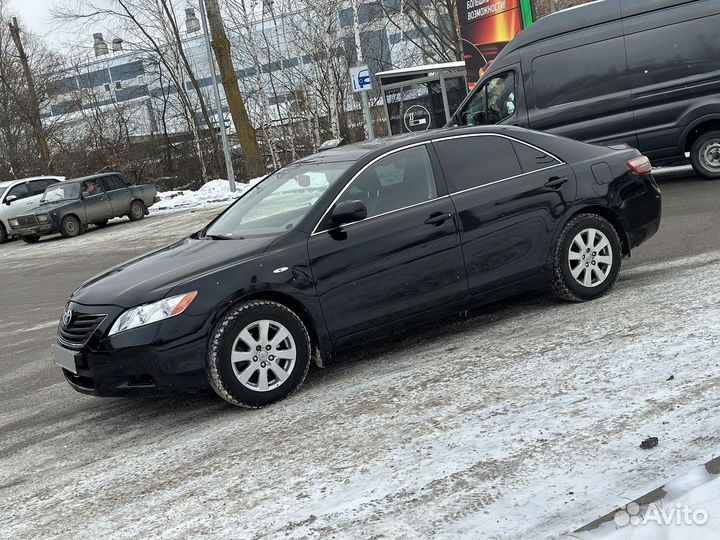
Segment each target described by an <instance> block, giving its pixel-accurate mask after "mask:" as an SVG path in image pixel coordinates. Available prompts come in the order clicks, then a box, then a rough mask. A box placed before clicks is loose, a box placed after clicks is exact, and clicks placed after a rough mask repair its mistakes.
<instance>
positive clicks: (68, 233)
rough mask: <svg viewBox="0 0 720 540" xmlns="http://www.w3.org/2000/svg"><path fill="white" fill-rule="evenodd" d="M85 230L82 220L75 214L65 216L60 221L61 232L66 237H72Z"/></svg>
mask: <svg viewBox="0 0 720 540" xmlns="http://www.w3.org/2000/svg"><path fill="white" fill-rule="evenodd" d="M81 232H83V229H82V225H81V224H80V220H79V219H78V218H76V217H75V216H65V217H64V218H63V220H62V222H61V223H60V234H62V235H63V236H64V237H65V238H72V237H73V236H77V235H78V234H80V233H81Z"/></svg>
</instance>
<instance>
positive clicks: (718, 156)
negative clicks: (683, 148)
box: [690, 131, 720, 179]
mask: <svg viewBox="0 0 720 540" xmlns="http://www.w3.org/2000/svg"><path fill="white" fill-rule="evenodd" d="M690 163H692V166H693V169H695V172H696V173H697V174H699V175H700V176H704V177H705V178H712V179H714V178H720V131H708V132H707V133H703V134H702V135H700V137H699V138H698V140H696V141H695V142H694V143H693V145H692V147H691V148H690Z"/></svg>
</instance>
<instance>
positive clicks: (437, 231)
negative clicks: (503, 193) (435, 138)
mask: <svg viewBox="0 0 720 540" xmlns="http://www.w3.org/2000/svg"><path fill="white" fill-rule="evenodd" d="M430 151H432V149H430ZM346 200H361V201H362V202H364V203H365V205H366V206H367V210H368V217H367V219H364V220H362V221H359V222H356V223H351V224H348V225H345V226H343V227H341V228H333V227H332V225H331V224H330V222H329V219H328V218H327V216H326V217H324V218H323V219H322V220H321V222H320V223H319V224H318V227H317V228H316V232H315V233H313V235H312V236H311V237H310V239H309V240H308V252H309V256H310V263H311V266H312V272H313V276H314V279H315V283H316V288H317V292H318V295H319V298H320V303H321V305H322V309H323V314H324V316H325V321H326V323H327V326H328V329H329V331H330V335H331V337H332V339H333V340H334V341H337V340H339V339H343V338H346V337H349V336H352V335H356V334H358V333H362V332H365V331H369V330H371V329H373V328H376V327H381V326H383V325H388V324H390V323H393V322H397V321H400V320H402V319H406V318H409V317H415V316H426V315H428V313H429V312H433V311H434V310H438V311H445V310H447V311H451V310H453V309H454V310H457V311H461V310H463V309H464V308H465V305H466V302H467V281H466V278H465V270H464V266H463V260H462V252H461V250H460V239H459V236H458V229H457V224H456V219H455V215H454V213H455V209H454V207H453V204H452V201H451V200H450V199H449V197H447V196H446V195H445V187H444V184H443V183H442V182H438V181H436V175H435V174H434V171H433V164H432V161H431V157H430V153H429V151H428V147H427V145H425V144H421V145H417V146H413V147H410V148H406V149H402V150H399V151H395V152H392V153H390V154H388V155H386V156H384V157H382V158H380V159H378V160H376V161H375V162H373V163H371V164H370V165H369V166H368V167H366V168H365V169H364V170H363V171H362V172H361V173H360V174H359V175H358V176H356V177H355V178H354V180H353V181H352V182H351V183H350V184H349V185H348V186H347V187H346V188H345V190H344V191H343V193H342V194H341V195H340V197H339V198H338V200H337V201H335V203H334V204H333V207H334V205H335V204H337V203H338V202H342V201H346ZM331 210H332V207H331V208H330V211H331ZM328 213H329V212H328Z"/></svg>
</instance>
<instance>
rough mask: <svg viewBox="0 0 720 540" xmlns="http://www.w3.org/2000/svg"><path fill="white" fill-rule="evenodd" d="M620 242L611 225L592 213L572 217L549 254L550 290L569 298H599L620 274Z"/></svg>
mask: <svg viewBox="0 0 720 540" xmlns="http://www.w3.org/2000/svg"><path fill="white" fill-rule="evenodd" d="M621 261H622V245H621V244H620V237H619V236H618V234H617V231H616V230H615V227H613V226H612V224H611V223H610V222H609V221H608V220H606V219H605V218H603V217H600V216H598V215H596V214H578V215H577V216H575V217H573V218H572V219H571V220H570V221H569V222H568V224H567V225H565V228H564V229H563V231H562V233H561V234H560V238H559V239H558V243H557V245H556V246H555V254H554V256H553V282H552V289H553V292H554V293H555V294H556V295H557V296H559V297H560V298H563V299H565V300H570V301H571V302H585V301H587V300H594V299H595V298H600V297H601V296H603V295H604V294H606V293H607V292H608V291H610V289H612V288H613V286H614V285H615V282H616V281H617V278H618V275H619V274H620V264H621Z"/></svg>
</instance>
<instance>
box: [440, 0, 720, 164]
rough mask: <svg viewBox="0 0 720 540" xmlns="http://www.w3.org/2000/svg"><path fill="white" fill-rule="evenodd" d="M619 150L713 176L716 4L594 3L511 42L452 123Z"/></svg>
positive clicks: (718, 79)
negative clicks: (525, 130)
mask: <svg viewBox="0 0 720 540" xmlns="http://www.w3.org/2000/svg"><path fill="white" fill-rule="evenodd" d="M476 124H510V125H515V126H522V127H529V128H532V129H536V130H540V131H546V132H550V133H555V134H557V135H563V136H566V137H571V138H575V139H579V140H582V141H586V142H591V143H602V144H612V143H626V144H629V145H630V146H633V147H635V148H637V149H639V150H640V151H641V152H642V153H643V154H645V155H646V156H648V157H650V158H651V159H652V160H653V163H655V164H666V163H670V162H675V161H679V160H683V159H685V156H686V153H687V152H689V153H690V160H691V163H692V165H693V167H694V168H695V170H696V171H697V173H698V174H700V175H702V176H705V177H708V178H718V177H720V0H691V1H688V0H684V1H683V0H601V1H599V2H593V3H591V4H586V5H583V6H579V7H576V8H571V9H568V10H565V11H561V12H558V13H555V14H553V15H550V16H548V17H545V18H543V19H540V20H539V21H537V22H536V23H535V24H534V25H533V26H531V27H529V28H527V29H525V30H523V31H522V32H521V33H520V34H519V35H518V36H517V37H516V38H515V39H514V40H513V41H512V42H510V43H509V44H508V45H507V46H506V47H505V48H504V49H503V51H502V52H501V53H500V54H499V55H498V57H497V59H496V60H495V62H493V64H492V65H491V66H490V67H489V69H488V70H487V72H486V73H485V75H484V76H483V77H482V79H481V80H480V81H478V84H477V86H476V87H475V89H474V91H473V92H472V93H471V94H470V95H469V96H468V97H467V98H466V99H465V101H463V103H462V104H461V105H460V107H459V108H458V110H457V112H456V113H455V115H454V116H453V118H452V120H451V123H450V125H455V126H458V125H476Z"/></svg>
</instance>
